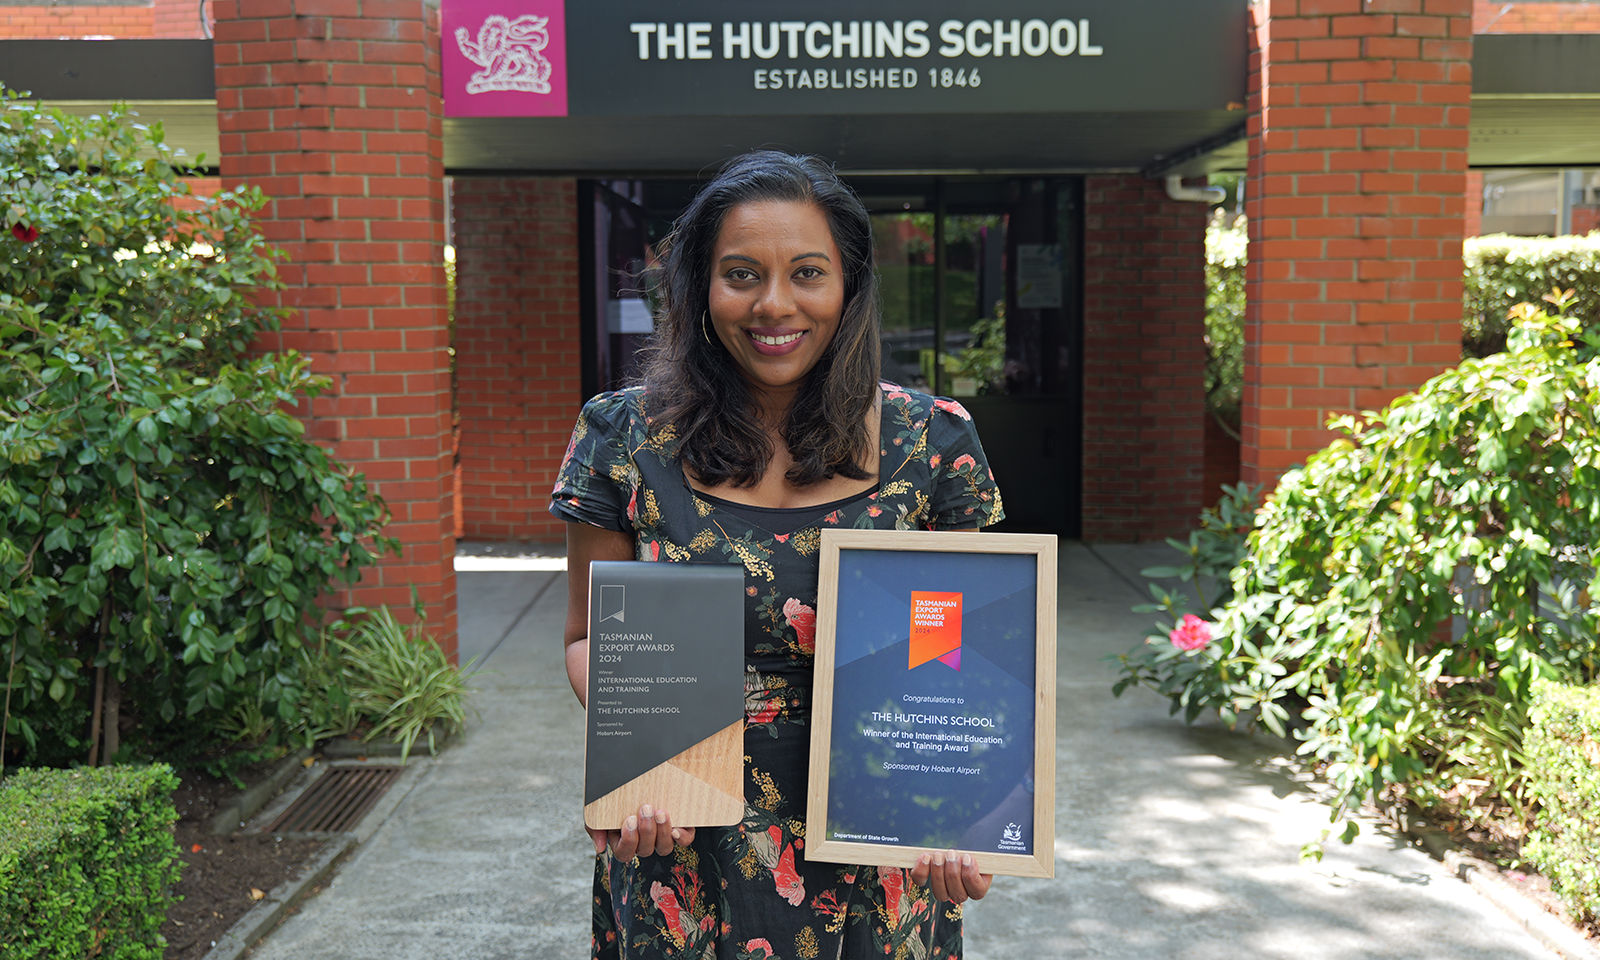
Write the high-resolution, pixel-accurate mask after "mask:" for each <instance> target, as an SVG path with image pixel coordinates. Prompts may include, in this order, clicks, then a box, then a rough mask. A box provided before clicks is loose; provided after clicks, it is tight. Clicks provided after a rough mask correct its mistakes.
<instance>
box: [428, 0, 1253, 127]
mask: <svg viewBox="0 0 1600 960" xmlns="http://www.w3.org/2000/svg"><path fill="white" fill-rule="evenodd" d="M769 9H772V10H773V11H774V14H775V15H774V16H771V17H768V18H764V19H763V18H758V17H757V16H756V15H754V14H753V13H752V9H751V5H750V4H749V3H747V2H742V0H686V2H682V3H676V2H675V3H671V4H664V3H662V2H660V0H616V2H610V3H593V2H588V0H565V2H563V0H444V2H443V5H442V16H443V31H442V36H441V46H442V50H441V53H442V67H443V74H444V99H445V113H446V115H447V116H452V117H608V116H610V117H618V116H635V117H654V116H772V115H811V116H822V115H872V114H972V113H985V112H999V113H1007V114H1017V113H1022V114H1027V113H1077V112H1086V111H1108V110H1141V109H1143V110H1152V109H1154V110H1185V109H1221V108H1223V107H1225V106H1226V105H1227V104H1228V103H1230V102H1233V101H1237V100H1239V99H1240V98H1241V96H1242V90H1243V85H1244V84H1243V70H1244V63H1245V35H1246V31H1245V22H1244V17H1245V12H1246V11H1245V10H1244V8H1243V7H1242V6H1241V5H1240V4H1239V3H1238V2H1237V0H1167V2H1164V3H1161V4H1149V3H1144V4H1128V3H1126V2H1125V0H1082V2H1078V3H1069V4H1062V3H1060V2H1058V0H1002V2H999V3H996V4H995V5H993V6H992V8H991V9H988V10H985V11H984V16H983V17H982V18H974V17H973V15H972V14H973V6H972V4H970V3H964V2H961V0H937V2H927V0H921V2H907V0H897V2H885V3H879V4H874V5H873V6H871V7H870V8H867V9H870V13H871V15H872V16H871V18H863V16H862V12H863V8H862V7H861V6H860V5H859V4H854V3H849V2H846V0H827V2H819V3H815V4H812V5H809V6H807V7H806V8H805V9H804V11H803V13H801V12H798V11H795V10H788V9H785V10H783V11H777V10H776V8H769ZM785 16H786V17H790V18H793V19H783V18H782V17H785ZM802 16H803V17H804V19H800V17H802Z"/></svg>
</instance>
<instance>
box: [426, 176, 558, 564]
mask: <svg viewBox="0 0 1600 960" xmlns="http://www.w3.org/2000/svg"><path fill="white" fill-rule="evenodd" d="M454 183H455V189H454V193H453V194H452V198H451V199H452V203H451V216H452V219H453V221H454V224H455V245H456V390H457V403H458V404H459V405H460V409H461V428H460V429H461V441H460V442H461V446H460V459H461V501H462V514H463V517H462V535H463V536H466V537H471V538H475V539H485V540H560V539H562V538H563V537H564V536H565V535H566V531H565V528H564V525H563V524H562V523H561V522H560V521H558V520H556V519H555V518H554V517H552V516H551V515H550V513H549V510H548V507H549V503H550V488H551V486H552V485H554V483H555V472H556V467H557V466H558V465H559V464H560V462H561V456H562V454H563V453H565V452H566V448H567V439H568V437H570V436H571V433H572V424H573V422H574V420H576V418H577V415H578V407H579V404H580V403H581V401H582V400H583V398H582V397H581V396H580V395H579V376H578V371H579V344H578V331H579V327H578V323H579V321H578V281H579V277H578V208H577V186H576V184H575V183H574V182H573V181H572V180H564V179H549V178H534V177H471V178H458V179H456V180H455V181H454Z"/></svg>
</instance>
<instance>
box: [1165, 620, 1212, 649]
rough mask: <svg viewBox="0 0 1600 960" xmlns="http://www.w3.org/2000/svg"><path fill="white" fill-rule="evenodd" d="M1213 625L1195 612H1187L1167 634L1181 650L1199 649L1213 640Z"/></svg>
mask: <svg viewBox="0 0 1600 960" xmlns="http://www.w3.org/2000/svg"><path fill="white" fill-rule="evenodd" d="M1211 627H1212V625H1211V624H1210V623H1207V622H1206V621H1204V620H1201V619H1200V618H1199V617H1197V616H1195V615H1194V614H1192V613H1186V614H1184V615H1183V619H1182V620H1179V621H1178V625H1177V626H1176V627H1173V628H1172V632H1171V633H1169V634H1167V636H1168V638H1170V639H1171V640H1172V645H1173V646H1174V647H1177V648H1178V649H1179V650H1199V649H1200V648H1201V647H1203V646H1205V645H1206V644H1208V643H1210V642H1211Z"/></svg>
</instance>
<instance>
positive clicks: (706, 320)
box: [700, 310, 716, 347]
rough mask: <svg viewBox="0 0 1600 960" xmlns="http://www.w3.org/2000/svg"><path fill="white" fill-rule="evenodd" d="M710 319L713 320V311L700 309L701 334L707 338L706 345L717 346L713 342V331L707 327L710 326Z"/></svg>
mask: <svg viewBox="0 0 1600 960" xmlns="http://www.w3.org/2000/svg"><path fill="white" fill-rule="evenodd" d="M710 320H711V311H709V310H702V311H700V336H702V337H705V338H706V345H707V346H710V347H715V346H716V344H714V343H712V342H711V331H710V330H709V329H707V328H708V327H709V326H710Z"/></svg>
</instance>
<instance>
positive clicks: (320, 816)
mask: <svg viewBox="0 0 1600 960" xmlns="http://www.w3.org/2000/svg"><path fill="white" fill-rule="evenodd" d="M399 776H400V768H399V767H332V768H330V769H329V770H328V772H327V773H325V774H323V775H322V776H320V777H318V778H317V780H316V782H315V783H313V784H311V786H310V787H308V788H307V789H306V791H305V792H304V793H302V794H300V796H298V797H296V798H295V801H294V802H293V803H291V804H289V806H288V807H287V808H285V809H284V811H283V812H282V813H280V814H278V819H276V820H274V821H272V823H271V825H270V826H268V827H267V832H268V833H343V832H344V831H346V830H348V829H350V828H351V827H353V826H355V825H356V823H357V822H358V821H359V820H360V819H361V818H362V817H363V816H366V813H367V811H368V810H371V809H372V805H373V804H374V803H377V802H378V798H379V797H381V796H383V792H384V791H385V790H387V789H389V785H390V784H392V783H394V781H395V778H396V777H399Z"/></svg>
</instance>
